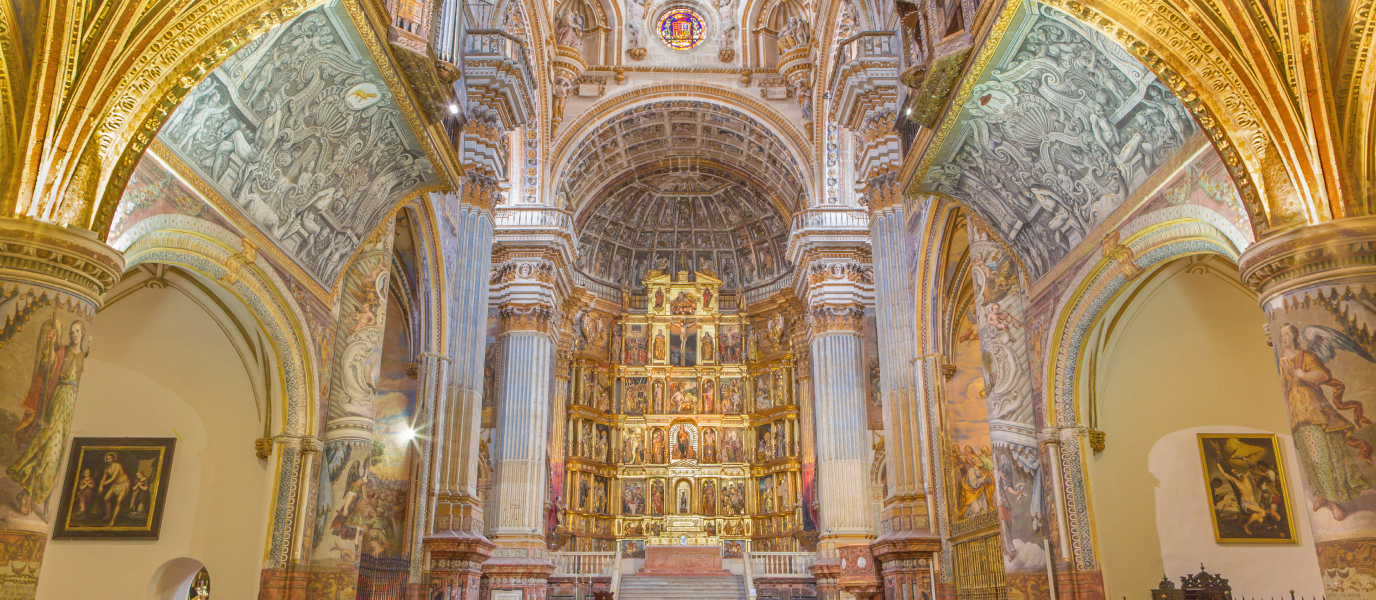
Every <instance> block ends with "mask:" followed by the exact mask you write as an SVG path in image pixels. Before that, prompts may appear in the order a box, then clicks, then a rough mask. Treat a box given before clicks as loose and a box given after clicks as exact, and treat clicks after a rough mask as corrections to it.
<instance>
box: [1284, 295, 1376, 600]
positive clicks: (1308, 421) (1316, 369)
mask: <svg viewBox="0 0 1376 600" xmlns="http://www.w3.org/2000/svg"><path fill="white" fill-rule="evenodd" d="M1263 308H1264V309H1265V311H1266V313H1267V321H1268V323H1269V330H1270V334H1271V340H1272V347H1273V348H1274V349H1275V352H1276V362H1277V366H1278V368H1279V373H1280V380H1281V388H1282V392H1283V394H1284V397H1285V402H1286V405H1287V406H1288V407H1289V410H1290V426H1291V432H1292V433H1293V434H1294V436H1295V437H1294V440H1295V450H1296V453H1297V454H1298V455H1299V463H1300V465H1299V467H1300V468H1299V469H1298V470H1299V471H1300V473H1301V475H1302V479H1303V480H1304V491H1305V496H1306V497H1307V500H1308V502H1297V503H1296V506H1297V507H1299V508H1300V510H1301V511H1307V512H1309V513H1311V514H1310V523H1311V525H1312V526H1313V530H1314V538H1315V540H1316V541H1315V546H1317V549H1318V552H1319V566H1320V567H1322V568H1323V580H1324V587H1325V590H1326V592H1327V596H1328V597H1329V598H1337V599H1339V600H1354V599H1356V598H1364V597H1367V596H1369V595H1370V593H1371V592H1370V590H1372V589H1376V578H1373V576H1372V575H1371V573H1376V542H1373V541H1372V540H1373V539H1376V465H1373V460H1376V457H1373V453H1376V450H1373V444H1376V423H1373V421H1372V418H1371V414H1372V412H1371V411H1372V410H1376V337H1374V336H1373V333H1372V332H1373V331H1376V288H1373V287H1372V286H1370V285H1369V284H1340V285H1329V286H1322V287H1314V288H1309V289H1304V290H1300V291H1296V292H1292V293H1289V294H1286V295H1285V296H1284V297H1281V298H1277V299H1275V300H1272V301H1270V302H1268V303H1267V304H1266V305H1265V306H1264V307H1263Z"/></svg>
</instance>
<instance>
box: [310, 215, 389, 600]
mask: <svg viewBox="0 0 1376 600" xmlns="http://www.w3.org/2000/svg"><path fill="white" fill-rule="evenodd" d="M393 239H394V235H393V229H392V227H390V226H388V227H383V228H380V229H379V230H378V231H377V232H375V233H374V234H373V235H372V237H370V238H369V239H368V240H367V241H365V242H364V243H363V246H362V248H361V249H360V250H359V252H358V254H357V255H356V256H355V257H354V260H353V262H352V263H350V265H349V267H348V269H347V270H346V271H345V273H344V280H343V283H342V285H341V286H340V291H339V304H338V308H337V309H336V311H337V312H336V314H337V315H338V317H337V321H336V325H335V347H334V352H333V356H334V366H333V368H332V369H331V374H330V400H329V406H328V408H327V409H326V417H325V418H326V421H325V452H324V464H323V465H322V468H321V470H320V473H319V477H318V485H319V490H318V491H317V492H316V493H317V496H316V507H315V523H314V526H315V527H314V532H313V535H314V537H313V545H312V554H311V565H310V581H311V583H310V585H311V587H323V588H327V589H337V590H341V591H342V592H344V593H346V594H347V593H351V591H352V590H354V589H355V588H356V587H357V586H358V561H359V557H360V556H361V555H362V554H363V542H364V539H363V536H364V534H365V533H364V530H363V528H362V527H361V519H362V517H363V515H362V512H361V511H362V510H363V503H364V501H365V498H366V497H367V495H368V494H369V493H371V490H370V489H369V488H368V485H369V484H368V479H369V478H368V471H369V467H370V463H371V460H370V458H371V455H372V451H373V433H374V432H373V425H374V421H373V418H374V409H375V408H376V404H375V402H376V392H377V390H376V387H375V386H376V385H377V378H378V375H379V373H378V368H379V365H380V364H381V361H382V338H383V326H384V321H385V320H386V317H387V282H388V278H389V277H390V273H391V271H390V269H391V264H392V241H393ZM341 549H342V551H341Z"/></svg>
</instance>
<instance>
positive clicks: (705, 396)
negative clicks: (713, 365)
mask: <svg viewBox="0 0 1376 600" xmlns="http://www.w3.org/2000/svg"><path fill="white" fill-rule="evenodd" d="M714 387H715V386H713V385H712V380H711V379H708V380H706V381H704V382H703V383H702V413H703V414H710V413H713V412H716V411H715V410H714V409H715V408H716V402H715V396H716V394H715V391H716V390H715V389H713V388H714Z"/></svg>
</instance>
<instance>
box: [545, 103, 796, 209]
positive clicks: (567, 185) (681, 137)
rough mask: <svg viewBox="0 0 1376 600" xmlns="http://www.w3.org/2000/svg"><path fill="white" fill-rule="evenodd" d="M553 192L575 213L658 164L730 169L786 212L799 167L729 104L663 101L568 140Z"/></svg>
mask: <svg viewBox="0 0 1376 600" xmlns="http://www.w3.org/2000/svg"><path fill="white" fill-rule="evenodd" d="M575 147H576V148H577V149H576V150H575V152H574V154H573V156H572V157H571V158H570V159H569V160H568V161H567V167H566V168H564V169H562V170H561V171H560V175H559V176H560V177H561V179H560V180H559V181H558V182H557V188H556V189H558V192H559V193H560V194H562V195H563V197H564V198H565V199H566V200H567V201H568V202H569V204H571V205H572V206H573V207H574V208H575V211H576V212H579V213H582V212H583V211H584V210H586V209H587V208H588V207H590V206H595V205H596V204H597V203H598V202H600V201H601V200H603V199H605V198H606V197H608V196H609V195H610V194H611V193H612V192H614V191H615V190H616V189H617V188H619V187H621V186H623V185H626V184H627V183H628V182H630V181H632V180H635V179H636V178H638V177H640V176H642V175H643V174H644V173H645V172H647V171H650V170H654V169H656V168H661V167H669V166H680V167H681V166H688V165H693V166H696V167H698V168H699V169H700V170H701V171H702V172H707V171H720V172H725V173H732V174H734V175H735V176H736V177H738V178H739V179H740V180H742V181H746V182H749V183H750V184H751V185H753V186H754V187H755V188H756V189H758V190H759V191H760V192H762V193H763V194H764V197H765V199H766V200H768V201H769V202H771V203H773V204H774V205H775V207H776V208H777V210H779V211H780V212H782V213H785V214H791V213H792V211H794V210H797V209H798V208H800V207H801V206H804V205H806V197H805V194H806V188H805V186H804V181H805V179H804V177H803V175H802V174H803V172H804V169H805V167H804V166H803V165H801V164H800V163H799V161H798V159H797V158H796V157H795V156H794V154H793V152H791V151H790V150H789V149H788V147H787V146H785V145H784V144H783V142H782V141H780V139H779V137H778V136H777V135H775V133H774V132H773V131H771V130H770V129H768V128H767V127H765V126H764V125H763V124H761V123H760V122H759V121H758V120H756V119H755V118H753V117H751V116H749V115H747V114H745V113H743V112H741V111H738V110H735V109H732V108H729V107H726V106H722V105H720V104H716V103H713V102H705V101H700V100H665V101H659V102H652V103H648V104H643V105H640V106H635V107H632V108H628V109H626V110H625V111H622V112H621V113H619V114H617V115H615V116H613V117H611V118H610V119H606V120H604V121H603V122H602V123H601V124H600V125H598V126H597V127H596V128H595V129H593V130H592V131H591V132H589V133H588V134H587V135H585V136H582V137H581V139H580V140H579V141H578V142H577V143H576V146H575Z"/></svg>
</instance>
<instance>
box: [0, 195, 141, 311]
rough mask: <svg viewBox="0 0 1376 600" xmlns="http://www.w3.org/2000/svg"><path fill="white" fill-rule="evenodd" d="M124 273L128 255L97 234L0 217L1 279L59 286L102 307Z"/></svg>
mask: <svg viewBox="0 0 1376 600" xmlns="http://www.w3.org/2000/svg"><path fill="white" fill-rule="evenodd" d="M123 273H124V255H123V254H121V253H120V252H119V251H118V250H115V249H114V248H111V247H109V246H107V245H105V244H104V243H102V242H101V241H100V240H99V239H97V237H96V234H95V233H94V232H90V231H86V230H84V229H77V228H68V227H60V226H57V225H51V224H48V223H44V222H41V221H33V220H29V219H12V218H8V217H0V278H5V279H14V280H20V281H31V282H34V283H38V284H42V285H45V286H47V287H52V288H57V289H60V290H63V291H66V292H67V293H69V294H72V295H74V296H78V297H81V298H84V299H86V300H88V301H90V302H92V303H94V304H95V305H96V306H97V307H98V306H100V304H101V297H102V296H104V295H105V292H107V291H109V290H110V288H112V287H114V285H115V284H116V283H119V280H120V276H121V275H122V274H123Z"/></svg>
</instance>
